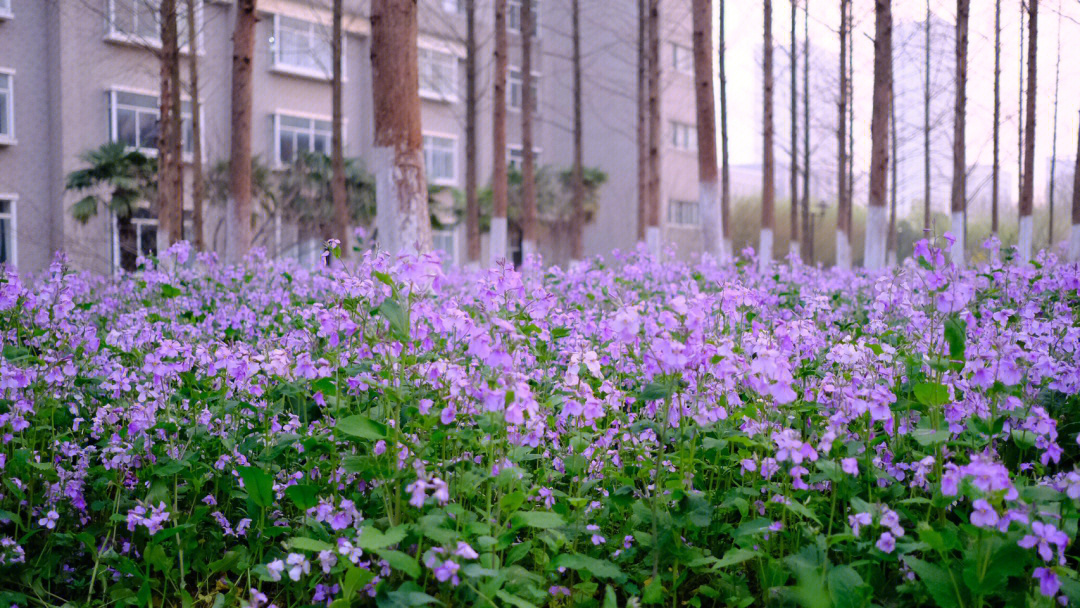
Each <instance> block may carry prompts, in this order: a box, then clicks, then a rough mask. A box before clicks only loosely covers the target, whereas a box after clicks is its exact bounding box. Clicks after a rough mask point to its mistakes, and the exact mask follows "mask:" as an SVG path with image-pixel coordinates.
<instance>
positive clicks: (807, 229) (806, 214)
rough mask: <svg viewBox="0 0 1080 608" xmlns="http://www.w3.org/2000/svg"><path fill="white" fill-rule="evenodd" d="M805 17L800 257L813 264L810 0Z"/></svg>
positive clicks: (806, 4)
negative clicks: (811, 223) (811, 224)
mask: <svg viewBox="0 0 1080 608" xmlns="http://www.w3.org/2000/svg"><path fill="white" fill-rule="evenodd" d="M803 16H804V18H803V191H802V239H801V243H802V251H801V252H800V255H801V256H802V259H803V260H806V262H807V263H813V259H812V252H813V242H814V233H813V231H812V230H811V226H810V0H803ZM792 200H793V201H794V199H792ZM792 204H794V202H793V203H792Z"/></svg>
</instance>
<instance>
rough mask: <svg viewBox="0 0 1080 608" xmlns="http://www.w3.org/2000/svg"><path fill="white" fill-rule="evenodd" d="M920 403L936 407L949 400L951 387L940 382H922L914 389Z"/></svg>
mask: <svg viewBox="0 0 1080 608" xmlns="http://www.w3.org/2000/svg"><path fill="white" fill-rule="evenodd" d="M913 390H914V392H915V399H917V400H918V401H919V403H921V404H923V405H926V406H930V407H934V406H939V405H945V404H946V403H948V402H949V389H948V388H946V387H945V385H944V384H940V383H938V382H921V383H919V384H916V385H915V388H914V389H913Z"/></svg>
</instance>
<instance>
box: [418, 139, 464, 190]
mask: <svg viewBox="0 0 1080 608" xmlns="http://www.w3.org/2000/svg"><path fill="white" fill-rule="evenodd" d="M428 138H439V139H446V140H449V141H451V142H453V163H452V164H453V169H452V173H453V175H451V176H450V177H448V178H438V179H436V178H433V177H432V175H431V171H430V169H431V166H430V165H429V164H428V162H427V157H428V147H427V140H428ZM423 139H424V173H425V175H426V176H427V180H428V182H429V183H432V184H435V185H437V186H456V185H457V184H458V166H459V165H460V163H459V162H458V156H459V154H458V147H459V142H458V137H457V135H453V134H450V133H437V132H434V131H424V133H423Z"/></svg>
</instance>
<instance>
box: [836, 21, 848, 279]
mask: <svg viewBox="0 0 1080 608" xmlns="http://www.w3.org/2000/svg"><path fill="white" fill-rule="evenodd" d="M850 1H851V0H840V101H839V102H838V104H837V107H838V110H839V114H838V118H837V121H836V123H837V124H836V156H837V158H836V267H837V268H840V269H842V270H849V269H851V240H850V239H851V237H850V235H851V231H850V230H849V227H848V223H847V218H848V211H847V210H848V206H850V205H851V200H850V196H851V194H850V193H849V192H848V191H847V185H848V180H847V164H848V163H847V115H848V109H847V104H848V97H847V93H848V81H847V79H848V70H847V58H848V54H847V43H848V28H849V27H850V24H849V23H848V8H847V7H848V3H849V2H850Z"/></svg>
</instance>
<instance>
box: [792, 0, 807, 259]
mask: <svg viewBox="0 0 1080 608" xmlns="http://www.w3.org/2000/svg"><path fill="white" fill-rule="evenodd" d="M797 6H798V2H797V0H791V49H790V51H791V129H790V131H791V166H790V167H789V169H790V171H789V172H790V174H791V175H790V177H791V197H790V198H791V202H790V204H789V205H788V211H789V214H788V223H789V226H790V230H791V238H790V239H789V240H788V255H794V254H796V253H798V251H799V212H798V203H797V201H798V200H799V114H798V111H797V110H796V108H797V107H798V104H797V103H796V99H797V98H798V95H797V94H796V93H797V92H798V88H797V84H796V83H797V81H798V74H799V59H798V57H799V54H798V53H797V52H795V49H796V48H797V46H798V44H797V41H796V39H795V21H796V20H795V15H796V13H797V11H796V10H795V9H796V7H797ZM803 128H804V129H805V128H809V126H808V125H804V126H803Z"/></svg>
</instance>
